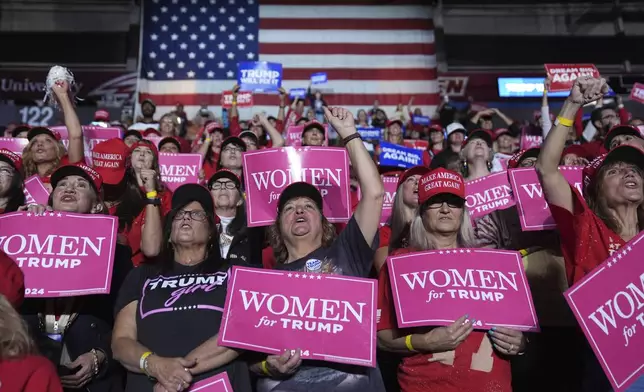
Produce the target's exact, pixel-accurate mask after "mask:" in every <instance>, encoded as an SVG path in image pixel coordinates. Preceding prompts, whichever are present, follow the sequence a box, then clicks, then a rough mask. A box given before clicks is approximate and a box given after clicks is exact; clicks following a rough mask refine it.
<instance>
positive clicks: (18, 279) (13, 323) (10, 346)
mask: <svg viewBox="0 0 644 392" xmlns="http://www.w3.org/2000/svg"><path fill="white" fill-rule="evenodd" d="M24 293H25V286H24V276H23V274H22V271H21V270H20V268H19V267H18V266H17V265H16V263H14V262H13V260H11V259H10V258H9V256H7V255H6V253H4V252H2V251H0V387H2V390H3V391H4V390H6V391H12V392H14V391H15V392H62V390H63V389H62V387H61V386H60V380H58V376H57V375H56V369H55V368H54V366H53V365H52V364H51V362H49V361H48V360H47V358H44V357H41V356H39V355H37V354H36V345H35V344H34V342H33V341H32V340H31V337H30V336H29V332H28V331H27V326H26V325H25V323H24V321H23V320H22V318H20V315H19V314H18V312H16V310H15V307H17V306H20V303H21V302H22V299H23V297H24Z"/></svg>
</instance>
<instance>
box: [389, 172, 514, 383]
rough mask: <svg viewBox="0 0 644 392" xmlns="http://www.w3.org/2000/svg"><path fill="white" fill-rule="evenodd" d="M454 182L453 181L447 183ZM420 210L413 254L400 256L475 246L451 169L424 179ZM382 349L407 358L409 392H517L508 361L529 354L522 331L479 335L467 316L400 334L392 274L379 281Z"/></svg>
mask: <svg viewBox="0 0 644 392" xmlns="http://www.w3.org/2000/svg"><path fill="white" fill-rule="evenodd" d="M446 177H449V178H450V181H446V180H443V178H446ZM418 203H419V208H418V209H416V213H415V214H414V218H413V220H412V222H411V226H410V230H409V248H407V249H401V250H399V251H397V252H395V253H396V254H403V253H411V252H415V251H424V250H429V249H454V248H469V247H473V246H474V244H475V242H474V241H475V240H474V233H473V230H472V225H471V223H470V220H469V214H468V212H467V209H466V208H465V183H464V181H463V177H461V175H460V174H458V173H456V172H451V171H448V170H446V169H435V170H433V171H432V172H430V173H427V174H425V175H423V176H422V177H421V178H420V181H419V189H418ZM378 289H379V300H378V308H379V310H381V312H382V313H381V317H380V321H379V323H378V345H379V347H380V348H381V349H384V350H387V351H391V352H395V353H400V354H403V355H406V357H405V358H404V359H403V362H402V364H401V366H400V368H399V371H398V381H399V383H400V387H401V391H403V392H416V391H418V392H420V391H423V392H428V391H430V392H431V391H441V392H443V391H447V392H450V391H455V392H456V391H468V392H478V391H480V392H484V391H491V390H494V391H499V392H503V391H508V392H509V391H512V385H511V378H512V377H511V372H510V363H509V361H508V359H507V356H512V355H517V354H519V353H522V352H523V350H524V349H525V345H526V340H525V338H524V337H523V334H522V333H521V332H520V331H514V330H511V329H507V328H501V327H497V328H495V329H493V330H490V331H489V332H488V333H487V334H486V333H485V332H481V331H474V329H473V324H474V320H470V319H468V317H467V315H465V316H463V317H461V318H460V319H458V320H456V321H455V322H454V323H452V324H451V325H449V326H447V327H426V328H415V329H413V330H401V329H399V328H398V326H397V325H398V324H397V321H396V315H395V311H394V308H393V300H392V298H391V288H390V285H389V274H388V272H387V268H383V269H381V270H380V277H379V281H378Z"/></svg>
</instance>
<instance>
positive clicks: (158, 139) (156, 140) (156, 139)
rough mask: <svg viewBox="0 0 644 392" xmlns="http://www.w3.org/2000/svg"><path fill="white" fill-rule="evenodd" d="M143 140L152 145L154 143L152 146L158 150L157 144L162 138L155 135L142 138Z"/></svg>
mask: <svg viewBox="0 0 644 392" xmlns="http://www.w3.org/2000/svg"><path fill="white" fill-rule="evenodd" d="M144 139H145V140H149V141H151V142H152V143H154V145H155V146H156V147H157V148H159V142H161V140H162V139H163V138H162V137H161V136H157V135H148V136H146V137H144Z"/></svg>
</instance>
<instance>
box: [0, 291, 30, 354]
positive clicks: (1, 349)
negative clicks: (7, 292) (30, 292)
mask: <svg viewBox="0 0 644 392" xmlns="http://www.w3.org/2000/svg"><path fill="white" fill-rule="evenodd" d="M35 352H36V346H35V344H34V342H33V340H32V339H31V337H30V336H29V332H28V330H27V325H26V324H25V322H24V320H23V319H22V317H20V315H19V314H18V312H17V311H16V310H15V309H14V308H13V306H11V304H10V303H9V301H8V300H7V298H6V297H5V296H4V295H1V294H0V361H3V360H6V359H13V358H19V357H23V356H25V355H28V354H33V353H35Z"/></svg>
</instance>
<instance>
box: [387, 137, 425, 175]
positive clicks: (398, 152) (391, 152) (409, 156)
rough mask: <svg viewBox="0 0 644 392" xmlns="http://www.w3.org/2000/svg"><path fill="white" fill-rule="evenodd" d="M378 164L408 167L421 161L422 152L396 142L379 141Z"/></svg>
mask: <svg viewBox="0 0 644 392" xmlns="http://www.w3.org/2000/svg"><path fill="white" fill-rule="evenodd" d="M380 150H381V152H380V157H379V158H380V159H379V161H380V166H396V167H402V168H405V169H408V168H410V167H414V166H418V165H421V164H422V163H423V152H422V151H420V150H417V149H415V148H407V147H403V146H399V145H396V144H391V143H386V142H381V143H380Z"/></svg>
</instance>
